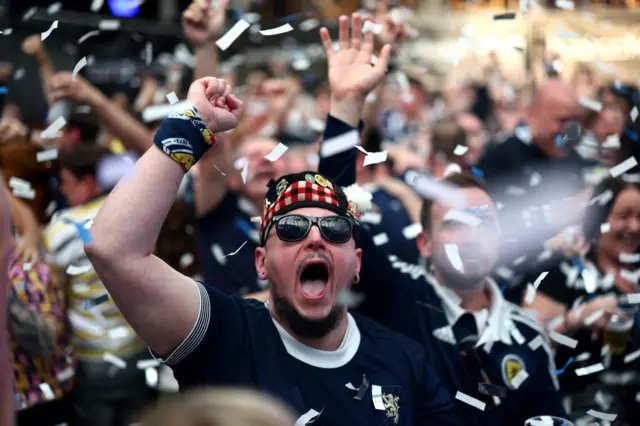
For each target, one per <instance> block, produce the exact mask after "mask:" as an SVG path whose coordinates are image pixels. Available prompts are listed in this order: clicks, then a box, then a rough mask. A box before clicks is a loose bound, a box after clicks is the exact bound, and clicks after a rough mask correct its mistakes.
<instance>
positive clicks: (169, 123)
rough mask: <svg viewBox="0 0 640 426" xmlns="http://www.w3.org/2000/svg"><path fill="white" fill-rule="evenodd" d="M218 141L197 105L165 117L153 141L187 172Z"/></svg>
mask: <svg viewBox="0 0 640 426" xmlns="http://www.w3.org/2000/svg"><path fill="white" fill-rule="evenodd" d="M215 142H216V137H215V135H214V134H213V133H212V132H211V130H209V129H207V126H205V124H204V123H203V122H202V119H201V118H200V115H198V111H197V110H196V108H195V107H191V108H189V109H187V110H185V111H182V112H179V113H173V114H171V115H169V117H167V118H165V119H164V120H163V121H162V124H160V128H158V131H157V132H156V134H155V136H154V137H153V143H154V144H155V145H156V146H157V147H158V148H160V149H161V150H162V151H163V152H164V153H165V154H167V155H168V156H169V157H170V158H171V159H172V160H173V161H175V162H176V163H178V164H180V166H181V167H182V168H183V169H184V171H185V172H188V171H189V169H191V167H192V166H193V165H194V164H195V163H197V162H198V160H200V158H202V156H203V155H204V154H205V153H206V152H207V151H208V150H209V148H211V147H212V146H213V145H214V144H215Z"/></svg>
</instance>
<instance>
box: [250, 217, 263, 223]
mask: <svg viewBox="0 0 640 426" xmlns="http://www.w3.org/2000/svg"><path fill="white" fill-rule="evenodd" d="M260 222H262V218H261V217H260V216H253V217H252V218H251V223H260Z"/></svg>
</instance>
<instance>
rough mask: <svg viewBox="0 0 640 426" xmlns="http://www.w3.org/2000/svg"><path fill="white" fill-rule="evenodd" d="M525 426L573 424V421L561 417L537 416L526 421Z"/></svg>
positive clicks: (570, 425) (566, 425)
mask: <svg viewBox="0 0 640 426" xmlns="http://www.w3.org/2000/svg"><path fill="white" fill-rule="evenodd" d="M524 426H573V423H571V422H570V421H569V420H567V419H563V418H561V417H553V416H536V417H531V418H530V419H528V420H527V421H525V422H524Z"/></svg>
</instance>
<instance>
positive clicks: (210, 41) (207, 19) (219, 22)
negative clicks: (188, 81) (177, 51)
mask: <svg viewBox="0 0 640 426" xmlns="http://www.w3.org/2000/svg"><path fill="white" fill-rule="evenodd" d="M213 3H217V5H216V6H214V4H213ZM228 3H229V0H220V1H218V2H211V1H208V0H195V1H194V2H192V3H191V5H189V7H188V8H187V10H185V11H184V13H183V14H182V31H183V32H184V35H185V37H186V38H187V40H188V41H189V43H190V44H191V48H192V49H193V52H194V54H195V57H196V66H195V71H194V78H201V77H205V76H208V75H216V74H217V73H218V62H219V58H218V47H217V46H216V44H215V40H216V38H217V37H219V36H220V34H221V32H222V29H223V28H224V24H225V20H226V19H225V13H226V9H227V4H228Z"/></svg>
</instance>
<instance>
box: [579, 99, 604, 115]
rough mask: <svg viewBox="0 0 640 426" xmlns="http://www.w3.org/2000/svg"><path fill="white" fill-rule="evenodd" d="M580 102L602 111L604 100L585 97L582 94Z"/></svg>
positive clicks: (584, 105)
mask: <svg viewBox="0 0 640 426" xmlns="http://www.w3.org/2000/svg"><path fill="white" fill-rule="evenodd" d="M579 102H580V105H582V106H583V107H585V108H587V109H590V110H593V111H595V112H600V111H602V102H598V101H594V100H593V99H589V98H585V97H584V96H580V99H579Z"/></svg>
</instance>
